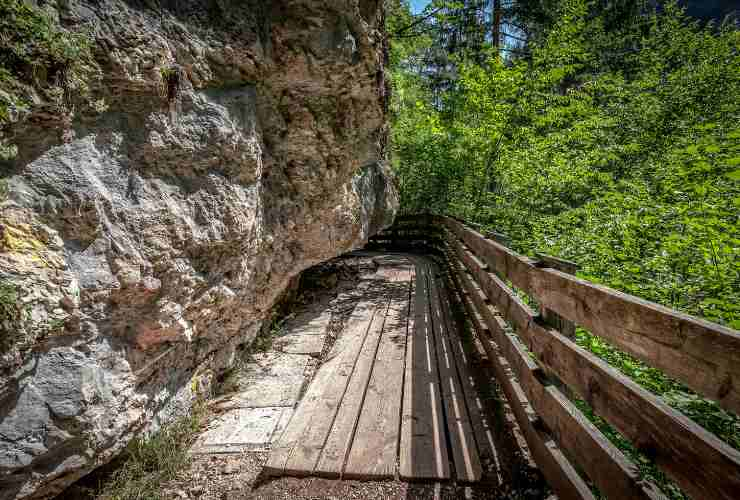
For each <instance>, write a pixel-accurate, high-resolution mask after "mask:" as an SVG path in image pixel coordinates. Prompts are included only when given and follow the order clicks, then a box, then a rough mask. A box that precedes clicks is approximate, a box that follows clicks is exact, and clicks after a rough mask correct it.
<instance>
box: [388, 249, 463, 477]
mask: <svg viewBox="0 0 740 500" xmlns="http://www.w3.org/2000/svg"><path fill="white" fill-rule="evenodd" d="M413 262H414V263H415V266H416V280H415V285H414V315H413V330H411V331H410V333H409V336H408V341H407V347H406V369H405V374H404V389H403V410H402V415H401V447H400V457H399V475H400V476H401V478H403V479H449V477H450V464H449V458H448V456H447V449H446V444H445V435H444V428H443V425H444V420H443V419H444V415H443V413H442V405H441V400H440V389H439V378H438V376H437V366H436V362H434V361H433V360H434V359H435V358H436V353H435V348H434V339H433V335H432V332H431V326H430V317H429V296H428V294H427V280H428V279H429V265H428V261H426V260H425V259H422V258H414V259H413Z"/></svg>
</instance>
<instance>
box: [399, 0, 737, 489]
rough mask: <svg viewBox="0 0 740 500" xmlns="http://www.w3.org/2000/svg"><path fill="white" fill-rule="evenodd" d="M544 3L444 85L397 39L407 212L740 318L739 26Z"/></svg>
mask: <svg viewBox="0 0 740 500" xmlns="http://www.w3.org/2000/svg"><path fill="white" fill-rule="evenodd" d="M523 3H532V2H523ZM545 4H547V5H549V6H551V7H552V8H548V9H547V10H546V11H543V12H541V13H540V14H542V15H539V14H537V13H536V12H535V14H537V15H535V18H536V19H534V21H533V22H534V23H536V24H537V26H535V28H536V29H534V31H535V32H536V36H535V37H533V39H532V40H533V41H531V43H530V44H529V45H528V46H527V49H528V50H529V53H530V54H531V55H529V56H528V57H526V58H525V59H516V58H504V57H501V56H500V55H499V54H497V53H495V52H491V53H490V57H489V59H488V60H487V61H486V62H485V63H483V64H480V63H478V62H476V61H475V60H470V59H469V60H464V61H462V62H461V63H460V64H459V68H460V70H459V75H458V76H459V78H458V80H457V84H456V86H455V88H452V89H449V90H448V91H447V92H446V93H445V94H444V96H443V97H442V99H439V97H438V96H436V95H435V94H434V93H433V92H432V91H431V89H430V88H428V87H427V86H426V85H425V83H424V79H423V78H422V77H421V76H420V72H419V71H415V67H414V66H413V65H409V64H406V63H404V61H406V60H409V59H412V58H413V57H414V56H413V47H411V48H410V47H409V46H408V45H407V44H405V42H401V43H398V42H397V43H395V44H394V45H392V47H391V48H392V54H393V53H394V52H396V51H397V52H396V54H397V56H398V57H397V58H396V59H394V57H393V55H392V57H391V61H400V62H397V63H396V65H395V66H394V67H393V68H392V69H393V77H392V78H393V83H394V85H395V92H394V96H393V102H392V110H393V114H392V118H393V128H392V162H393V166H394V168H395V170H396V172H397V174H398V177H399V185H400V190H401V207H402V211H404V212H408V213H416V212H426V211H431V212H436V213H445V214H451V215H454V216H458V217H460V218H463V219H465V220H468V221H471V222H473V223H476V224H478V225H480V226H481V228H482V230H485V231H487V230H495V231H498V232H502V233H505V234H506V235H507V236H509V238H510V239H511V243H512V246H513V247H514V249H516V250H518V251H520V252H522V253H525V254H529V255H534V254H535V253H536V252H543V253H547V254H550V255H556V256H561V257H563V258H566V259H568V260H572V261H575V262H577V263H578V264H580V267H581V270H580V271H579V276H582V277H584V278H587V279H589V280H591V281H594V282H597V283H602V284H605V285H607V286H610V287H612V288H616V289H619V290H623V291H626V292H628V293H631V294H633V295H636V296H639V297H643V298H645V299H648V300H651V301H654V302H658V303H660V304H664V305H666V306H669V307H673V308H676V309H679V310H682V311H685V312H688V313H690V314H693V315H697V316H701V317H705V318H708V319H709V320H711V321H715V322H718V323H722V324H725V325H728V326H730V327H732V328H736V329H740V266H739V265H738V263H739V262H740V217H739V216H738V214H739V213H740V140H739V139H740V127H739V126H738V123H740V50H738V49H740V46H739V45H740V44H739V43H738V42H740V32H739V31H738V29H737V27H736V26H733V25H730V24H727V25H723V26H706V27H701V26H698V25H697V23H696V22H694V21H693V20H691V19H690V18H688V17H687V16H686V15H685V14H684V13H683V11H682V10H681V9H680V8H678V7H677V6H676V5H675V4H669V5H667V6H665V8H664V9H663V10H662V11H661V12H651V11H649V10H646V9H645V8H644V6H638V7H637V8H634V5H637V4H634V5H632V6H630V5H628V4H629V2H621V3H620V2H616V3H614V2H587V1H586V0H559V1H556V0H551V1H548V2H545ZM607 4H610V5H611V4H614V5H616V4H619V5H622V4H624V5H623V7H624V9H616V10H614V9H612V10H609V9H608V8H606V7H604V6H605V5H607ZM543 5H544V4H543ZM532 12H534V11H532ZM410 52H411V55H409V53H410ZM578 342H579V344H580V345H581V346H582V347H584V348H587V349H589V350H591V351H592V352H594V353H596V354H597V355H599V356H600V357H602V358H603V359H605V360H606V361H608V362H609V363H610V364H611V365H613V366H615V367H617V368H618V369H619V370H621V371H622V372H623V373H625V374H627V375H628V376H630V377H631V378H633V379H634V380H636V381H637V382H638V383H639V384H640V385H642V386H643V387H645V388H646V389H648V390H650V391H651V392H653V393H655V394H657V395H659V396H661V397H662V398H663V399H664V400H665V401H666V402H667V403H668V404H670V405H671V406H673V407H674V408H676V409H678V410H679V411H681V412H682V413H684V414H686V415H688V416H689V417H690V418H692V419H693V420H695V421H696V422H698V423H699V424H701V425H702V426H704V427H705V428H706V429H708V430H710V431H711V432H713V433H714V434H716V435H717V436H719V437H720V438H721V439H723V440H724V441H726V442H727V443H729V444H730V445H731V446H733V447H735V448H736V449H740V420H738V418H737V417H734V416H732V415H729V414H727V413H726V412H724V411H722V410H721V409H720V408H719V407H718V406H717V405H716V404H715V403H712V402H710V401H707V400H705V399H702V398H700V397H698V396H696V395H695V394H693V393H691V391H689V390H688V389H687V388H686V387H684V386H682V385H681V384H678V383H677V382H675V381H673V380H671V379H669V378H668V377H666V376H665V375H664V374H663V373H661V372H660V371H658V370H654V369H652V368H650V367H647V366H645V365H644V364H642V363H640V362H639V361H638V360H636V359H634V358H632V357H630V356H627V355H625V354H624V353H621V352H619V351H618V350H616V349H614V348H613V347H611V346H609V345H608V344H606V343H605V342H603V341H602V340H601V339H599V338H598V337H595V336H593V335H590V334H588V333H587V332H583V331H581V332H579V337H578ZM584 411H585V412H586V413H587V414H588V415H590V417H591V418H592V420H594V422H595V423H596V424H597V425H598V426H599V427H600V428H602V430H604V432H605V434H607V435H608V436H609V437H610V438H612V439H613V441H614V442H615V443H616V444H617V446H619V447H620V448H621V449H623V450H624V451H625V452H626V453H627V454H628V455H630V456H632V457H633V458H635V461H636V463H638V466H639V468H640V470H641V471H642V473H643V474H644V475H645V476H647V477H650V478H651V479H654V480H655V481H657V482H658V483H659V484H661V485H662V487H663V488H664V489H665V490H666V492H667V493H668V494H669V495H670V496H671V497H672V498H682V494H681V493H680V491H679V490H678V489H677V488H675V486H673V485H672V484H671V483H670V482H668V481H666V480H665V478H664V477H663V476H662V475H661V473H660V472H659V471H658V470H657V469H656V468H655V466H654V464H652V463H651V462H650V461H649V460H647V459H646V458H645V457H643V456H640V455H639V454H638V453H637V452H636V450H634V448H632V447H631V445H630V444H629V443H628V442H627V441H626V440H625V439H624V438H623V437H621V436H620V435H619V434H618V433H616V432H615V431H614V430H613V429H610V428H608V426H607V425H606V423H605V422H603V421H601V420H600V419H598V417H596V416H595V415H593V414H592V413H591V412H590V410H589V409H588V408H587V407H584Z"/></svg>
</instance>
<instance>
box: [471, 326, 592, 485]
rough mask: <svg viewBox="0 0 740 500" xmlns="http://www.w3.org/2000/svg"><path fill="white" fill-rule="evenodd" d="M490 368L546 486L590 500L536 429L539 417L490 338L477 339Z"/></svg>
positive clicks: (567, 465)
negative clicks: (490, 365)
mask: <svg viewBox="0 0 740 500" xmlns="http://www.w3.org/2000/svg"><path fill="white" fill-rule="evenodd" d="M479 340H480V342H481V344H482V345H483V348H484V349H485V351H486V355H487V356H488V359H489V360H491V364H492V366H493V367H494V370H495V372H496V375H497V378H498V380H499V382H500V384H501V388H502V389H503V391H504V394H505V395H506V399H507V400H508V401H509V405H510V407H511V409H512V411H513V412H514V415H515V417H516V420H517V423H518V424H519V427H520V429H521V430H522V432H523V434H524V438H525V440H526V441H527V447H528V449H529V451H530V453H531V454H532V457H533V458H534V460H535V462H536V463H537V465H538V467H539V469H540V470H541V471H542V474H543V476H545V479H546V480H547V482H548V484H550V486H551V487H552V488H553V489H554V490H555V492H556V493H557V494H558V497H559V498H563V499H579V498H583V499H593V498H594V496H593V494H592V493H591V490H590V489H589V487H588V485H587V484H586V483H585V482H584V481H583V479H582V478H581V477H580V476H579V475H578V473H577V472H576V470H575V468H574V467H573V465H572V464H571V463H570V462H569V461H568V459H567V458H566V457H565V455H564V454H563V452H562V451H561V450H560V448H558V446H557V444H556V443H555V442H554V441H553V440H552V439H551V438H550V437H549V436H548V435H547V434H546V433H545V432H544V431H543V430H542V429H541V428H540V425H539V417H538V416H537V414H536V413H535V411H534V410H533V409H532V407H531V405H530V403H529V401H528V400H527V397H526V395H525V393H524V390H523V389H522V387H521V386H520V385H519V382H518V381H517V380H516V379H515V377H514V375H513V373H512V370H511V368H510V367H509V364H508V362H507V361H506V359H505V358H504V357H503V356H502V355H501V353H500V352H499V351H498V348H497V346H496V343H495V342H494V341H493V340H491V339H490V338H486V337H484V336H481V337H480V338H479Z"/></svg>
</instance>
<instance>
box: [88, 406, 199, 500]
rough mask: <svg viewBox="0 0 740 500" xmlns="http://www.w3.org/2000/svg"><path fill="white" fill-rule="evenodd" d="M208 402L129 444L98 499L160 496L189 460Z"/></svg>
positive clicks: (96, 495)
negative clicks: (167, 483) (121, 460)
mask: <svg viewBox="0 0 740 500" xmlns="http://www.w3.org/2000/svg"><path fill="white" fill-rule="evenodd" d="M206 413H207V410H206V405H205V403H204V402H203V401H197V402H196V404H195V405H193V408H192V409H191V411H190V412H189V413H188V414H187V415H186V416H184V417H182V418H180V419H178V420H176V421H174V422H172V423H170V424H167V425H165V426H163V427H162V428H161V429H160V430H159V431H158V432H156V433H154V434H152V435H150V436H148V437H146V438H142V439H135V440H133V441H131V443H130V444H129V445H128V447H127V449H126V452H125V454H124V456H125V458H124V460H123V463H122V464H121V465H120V467H118V468H117V469H116V471H115V472H114V473H113V474H112V476H111V477H110V478H109V479H108V480H107V481H105V482H104V483H102V485H100V487H99V489H98V491H97V492H95V493H94V494H93V497H94V498H96V499H98V500H144V499H146V500H159V499H161V498H164V497H163V488H162V486H163V484H164V483H166V482H167V481H171V480H173V479H175V478H176V477H177V474H178V472H180V471H182V470H184V469H185V467H186V466H187V465H188V464H189V463H190V459H191V457H190V455H189V454H188V449H189V448H190V445H191V444H192V443H193V441H194V440H195V437H196V435H197V433H198V431H199V430H200V428H201V427H202V425H203V423H204V421H205V417H206Z"/></svg>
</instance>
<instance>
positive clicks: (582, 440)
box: [461, 273, 664, 499]
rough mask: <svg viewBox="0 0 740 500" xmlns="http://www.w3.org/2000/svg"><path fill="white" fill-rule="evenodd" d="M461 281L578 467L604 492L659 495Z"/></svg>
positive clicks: (531, 398) (475, 292)
mask: <svg viewBox="0 0 740 500" xmlns="http://www.w3.org/2000/svg"><path fill="white" fill-rule="evenodd" d="M461 281H462V282H463V284H464V286H465V287H466V288H467V289H468V291H469V293H470V297H471V299H472V300H473V301H474V302H475V308H476V309H477V310H482V311H485V312H484V314H483V318H484V321H485V322H486V324H487V325H488V330H487V333H488V334H490V335H491V338H492V339H493V340H494V342H495V343H496V345H497V346H498V348H499V351H500V352H501V353H502V354H503V355H504V357H505V358H506V359H507V361H508V362H509V364H510V366H511V367H512V369H513V370H514V374H515V375H516V376H517V379H518V380H519V383H520V385H521V387H522V388H523V389H524V392H525V393H526V394H527V398H528V399H529V401H530V403H531V404H532V406H533V407H534V409H535V411H537V413H538V415H540V417H541V418H542V420H543V422H544V424H545V426H546V427H547V429H548V431H549V432H550V434H551V435H552V436H553V437H554V438H555V440H556V442H557V443H558V444H559V445H560V447H561V448H563V449H564V450H565V451H566V452H567V453H568V454H569V456H570V457H571V458H573V459H574V460H575V461H576V462H577V463H578V465H579V466H580V467H581V468H582V469H583V470H584V472H585V473H586V475H588V477H589V478H590V479H591V480H592V481H593V482H594V483H595V484H596V486H597V487H598V488H599V490H600V491H601V492H602V493H603V494H605V495H606V496H607V498H625V499H627V498H635V499H638V498H641V499H644V498H651V499H657V498H664V496H663V494H662V493H661V492H660V490H659V489H658V488H657V487H656V486H655V485H654V484H652V483H650V482H649V481H642V480H641V479H640V477H639V475H638V473H637V468H636V467H635V465H634V464H632V463H631V462H630V461H629V460H628V459H627V457H625V456H624V454H622V452H620V451H619V450H618V449H617V448H616V447H614V446H613V445H612V444H611V443H610V442H609V440H608V439H606V437H605V436H604V435H603V434H601V432H600V431H599V430H598V429H597V428H596V427H595V426H594V425H593V424H592V423H591V422H589V421H588V419H587V418H586V417H585V416H584V415H583V414H582V413H581V412H580V410H578V408H576V407H575V405H574V404H573V403H572V402H570V401H569V400H568V398H566V397H565V396H564V395H563V394H562V392H560V390H559V389H558V388H557V387H555V386H551V385H543V384H542V382H541V381H540V379H541V377H542V370H541V368H540V367H539V366H537V365H536V364H535V363H534V361H533V360H532V359H531V358H530V357H529V355H528V353H527V352H526V351H525V350H524V347H523V346H522V345H521V343H520V342H519V340H518V339H517V338H516V337H515V336H514V335H512V334H510V333H508V332H507V331H506V330H505V327H504V324H503V321H502V320H501V318H500V316H498V314H497V311H496V310H495V308H494V307H493V306H491V305H488V304H486V303H485V302H484V301H483V300H482V297H483V294H482V292H481V290H480V288H478V287H477V284H476V283H475V282H473V281H472V279H471V277H470V276H467V275H466V274H465V273H463V276H461Z"/></svg>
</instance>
